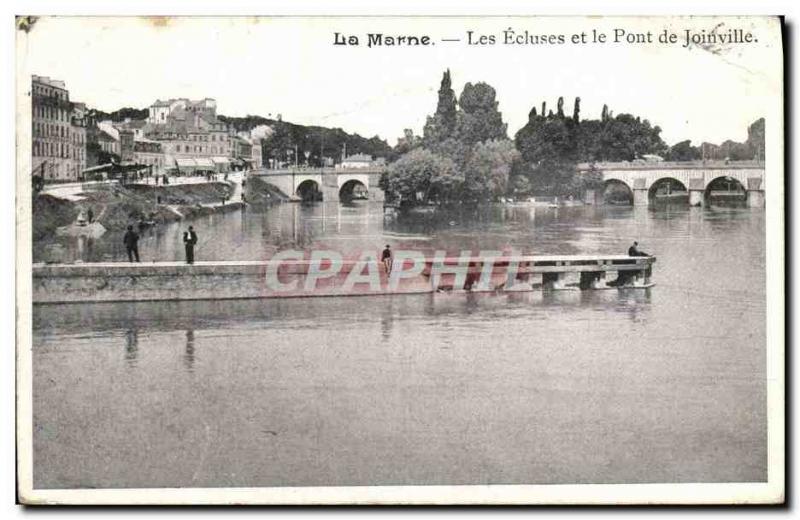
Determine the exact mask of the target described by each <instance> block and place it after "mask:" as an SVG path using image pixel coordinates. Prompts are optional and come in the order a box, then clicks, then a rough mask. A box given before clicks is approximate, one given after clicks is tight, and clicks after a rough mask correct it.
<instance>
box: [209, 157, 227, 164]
mask: <svg viewBox="0 0 800 520" xmlns="http://www.w3.org/2000/svg"><path fill="white" fill-rule="evenodd" d="M211 162H213V163H214V164H230V163H231V161H230V160H229V159H228V158H227V157H212V158H211Z"/></svg>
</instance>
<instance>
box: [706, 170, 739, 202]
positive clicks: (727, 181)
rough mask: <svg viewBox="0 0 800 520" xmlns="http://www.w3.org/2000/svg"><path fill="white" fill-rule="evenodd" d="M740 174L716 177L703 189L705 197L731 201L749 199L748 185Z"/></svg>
mask: <svg viewBox="0 0 800 520" xmlns="http://www.w3.org/2000/svg"><path fill="white" fill-rule="evenodd" d="M737 177H738V176H732V175H720V176H718V177H714V178H712V179H711V180H709V182H708V183H707V184H706V188H705V190H704V191H703V199H704V200H705V201H707V202H710V201H711V199H712V198H713V199H717V200H719V201H722V200H725V201H730V202H745V201H746V200H747V187H746V186H745V185H744V183H743V182H742V180H741V179H738V178H737Z"/></svg>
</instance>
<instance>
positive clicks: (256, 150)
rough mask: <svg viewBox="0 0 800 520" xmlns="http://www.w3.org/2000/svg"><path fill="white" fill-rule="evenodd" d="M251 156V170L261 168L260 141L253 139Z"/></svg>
mask: <svg viewBox="0 0 800 520" xmlns="http://www.w3.org/2000/svg"><path fill="white" fill-rule="evenodd" d="M252 156H253V168H255V169H259V168H261V166H262V165H263V163H264V159H263V156H262V151H261V139H253V150H252Z"/></svg>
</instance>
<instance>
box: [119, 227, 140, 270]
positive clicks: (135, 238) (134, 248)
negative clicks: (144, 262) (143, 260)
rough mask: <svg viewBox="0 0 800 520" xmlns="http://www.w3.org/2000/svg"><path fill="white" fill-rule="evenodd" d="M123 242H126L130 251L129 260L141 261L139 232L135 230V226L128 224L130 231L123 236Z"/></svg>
mask: <svg viewBox="0 0 800 520" xmlns="http://www.w3.org/2000/svg"><path fill="white" fill-rule="evenodd" d="M122 243H123V244H125V249H126V250H127V251H128V262H133V258H134V257H136V261H137V262H138V261H139V234H138V233H136V231H134V230H133V226H128V231H126V232H125V236H124V237H122Z"/></svg>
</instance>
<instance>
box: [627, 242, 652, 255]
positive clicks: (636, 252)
mask: <svg viewBox="0 0 800 520" xmlns="http://www.w3.org/2000/svg"><path fill="white" fill-rule="evenodd" d="M628 256H650V255H649V254H648V253H645V252H644V251H639V242H634V243H633V245H632V246H631V247H629V248H628Z"/></svg>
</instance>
